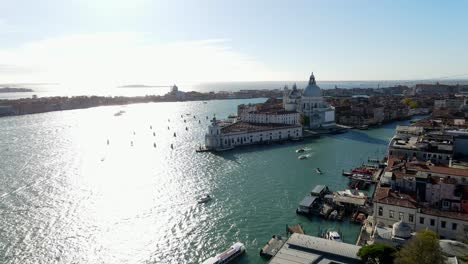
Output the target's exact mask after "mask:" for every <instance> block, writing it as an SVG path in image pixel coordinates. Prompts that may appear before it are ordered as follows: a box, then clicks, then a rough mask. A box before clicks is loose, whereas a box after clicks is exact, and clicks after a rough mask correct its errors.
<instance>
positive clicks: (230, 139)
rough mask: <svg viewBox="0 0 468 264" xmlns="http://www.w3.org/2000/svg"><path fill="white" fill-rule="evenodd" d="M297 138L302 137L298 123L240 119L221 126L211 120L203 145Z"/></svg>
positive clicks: (223, 146) (216, 146)
mask: <svg viewBox="0 0 468 264" xmlns="http://www.w3.org/2000/svg"><path fill="white" fill-rule="evenodd" d="M298 138H302V127H301V126H300V125H283V126H281V125H271V124H265V125H259V124H253V123H246V122H242V121H240V122H236V123H233V124H231V125H227V126H225V127H221V126H220V125H219V123H218V122H217V121H216V120H213V121H212V124H211V125H210V126H209V128H208V133H207V134H206V135H205V146H206V148H207V149H213V150H218V149H226V148H232V147H237V146H243V145H253V144H262V143H269V142H276V141H284V140H288V139H298Z"/></svg>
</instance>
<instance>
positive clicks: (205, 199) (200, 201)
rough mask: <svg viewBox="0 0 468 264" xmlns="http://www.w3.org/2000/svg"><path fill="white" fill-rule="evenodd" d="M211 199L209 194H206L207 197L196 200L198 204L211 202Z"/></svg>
mask: <svg viewBox="0 0 468 264" xmlns="http://www.w3.org/2000/svg"><path fill="white" fill-rule="evenodd" d="M211 199H212V198H211V196H210V195H209V194H207V195H205V196H203V197H201V198H200V199H198V201H197V202H198V203H199V204H202V203H207V202H209V201H211Z"/></svg>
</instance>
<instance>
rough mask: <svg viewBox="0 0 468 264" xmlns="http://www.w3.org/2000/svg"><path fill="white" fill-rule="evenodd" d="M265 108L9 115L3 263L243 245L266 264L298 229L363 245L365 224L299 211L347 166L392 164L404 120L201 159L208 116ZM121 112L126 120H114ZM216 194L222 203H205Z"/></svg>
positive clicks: (1, 188)
mask: <svg viewBox="0 0 468 264" xmlns="http://www.w3.org/2000/svg"><path fill="white" fill-rule="evenodd" d="M260 101H263V100H261V99H254V100H230V101H210V102H208V103H207V104H203V102H184V103H151V104H137V105H128V106H112V107H97V108H91V109H83V110H73V111H63V112H51V113H45V114H36V115H28V116H18V117H7V118H1V119H0V158H1V159H0V232H1V233H0V262H1V263H199V262H201V261H202V260H204V259H206V258H208V257H209V256H212V255H215V254H217V253H218V252H220V251H223V250H225V249H226V248H228V247H229V246H230V245H231V244H233V243H234V242H236V241H240V242H243V243H244V244H245V245H246V247H247V254H246V255H244V256H243V257H242V258H241V259H240V262H241V263H259V262H264V261H263V260H262V259H261V258H260V256H259V254H258V252H259V250H260V248H261V247H262V246H263V245H264V243H265V242H266V241H268V239H269V238H270V237H271V235H273V234H276V233H284V229H285V226H286V224H295V223H301V224H303V226H304V228H305V231H306V233H308V234H312V235H315V234H316V233H317V232H318V230H319V228H320V227H322V228H327V227H335V228H337V229H340V230H341V231H342V232H343V236H344V240H345V241H347V242H351V243H354V242H355V240H356V236H357V232H358V229H359V228H358V226H355V225H353V224H350V223H348V222H347V221H344V222H343V223H337V222H325V221H322V220H318V219H317V220H312V221H311V220H309V219H307V218H304V217H301V216H297V215H296V214H295V208H296V207H297V204H298V202H299V201H300V200H301V199H302V198H303V196H304V195H306V194H307V192H308V191H310V189H311V188H312V187H313V186H314V185H315V184H327V185H328V186H329V187H330V188H332V189H333V190H339V189H344V188H346V183H347V181H346V178H345V177H342V176H341V170H342V169H343V168H344V169H349V168H351V167H353V166H357V165H359V164H361V163H362V162H365V161H366V160H367V158H368V157H382V156H383V154H384V152H385V149H386V144H387V142H388V140H389V139H390V137H391V136H392V135H393V130H394V127H395V125H396V124H390V125H387V126H384V127H382V128H379V129H372V130H368V131H350V132H348V133H346V134H341V135H335V136H329V137H322V138H320V139H314V140H306V141H304V142H300V143H291V144H282V145H271V146H261V147H247V148H242V149H238V150H234V151H232V152H226V153H224V154H220V155H215V154H211V153H195V151H194V150H195V148H196V147H197V146H198V144H199V143H203V139H204V133H205V131H206V128H207V125H208V120H207V119H206V116H210V117H212V116H213V114H216V116H217V117H226V116H227V115H228V114H230V113H234V112H235V111H236V106H237V105H238V104H240V103H246V102H260ZM120 110H123V111H125V113H123V114H122V115H121V116H114V114H115V113H117V112H118V111H120ZM187 114H191V115H187ZM181 115H182V116H183V117H181ZM168 119H170V121H168ZM184 120H185V122H184ZM199 121H200V123H199ZM168 127H169V129H168ZM187 129H188V130H187ZM153 133H154V134H153ZM174 133H176V137H174ZM107 141H109V144H107ZM171 144H173V146H174V149H173V150H172V149H171V148H170V145H171ZM300 147H307V148H309V149H310V150H309V151H308V154H310V155H311V157H310V158H309V159H307V160H298V159H297V156H298V154H297V153H295V150H296V149H297V148H300ZM316 167H320V169H321V170H322V171H323V172H324V174H323V175H317V174H316V173H315V172H314V171H315V168H316ZM206 193H210V194H211V195H212V196H213V200H212V201H211V202H209V203H207V204H204V205H198V204H197V202H196V200H197V198H199V197H200V196H202V195H204V194H206Z"/></svg>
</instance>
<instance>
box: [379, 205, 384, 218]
mask: <svg viewBox="0 0 468 264" xmlns="http://www.w3.org/2000/svg"><path fill="white" fill-rule="evenodd" d="M382 215H383V208H382V206H379V216H382Z"/></svg>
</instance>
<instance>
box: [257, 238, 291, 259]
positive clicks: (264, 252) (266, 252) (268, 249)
mask: <svg viewBox="0 0 468 264" xmlns="http://www.w3.org/2000/svg"><path fill="white" fill-rule="evenodd" d="M286 240H287V238H283V237H282V236H280V235H274V236H273V237H272V238H271V239H270V240H269V241H268V242H267V243H266V244H265V246H263V247H262V249H260V256H262V257H265V258H267V259H270V258H272V257H274V256H275V255H276V253H278V251H279V250H280V249H281V248H282V247H283V245H284V243H286Z"/></svg>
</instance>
